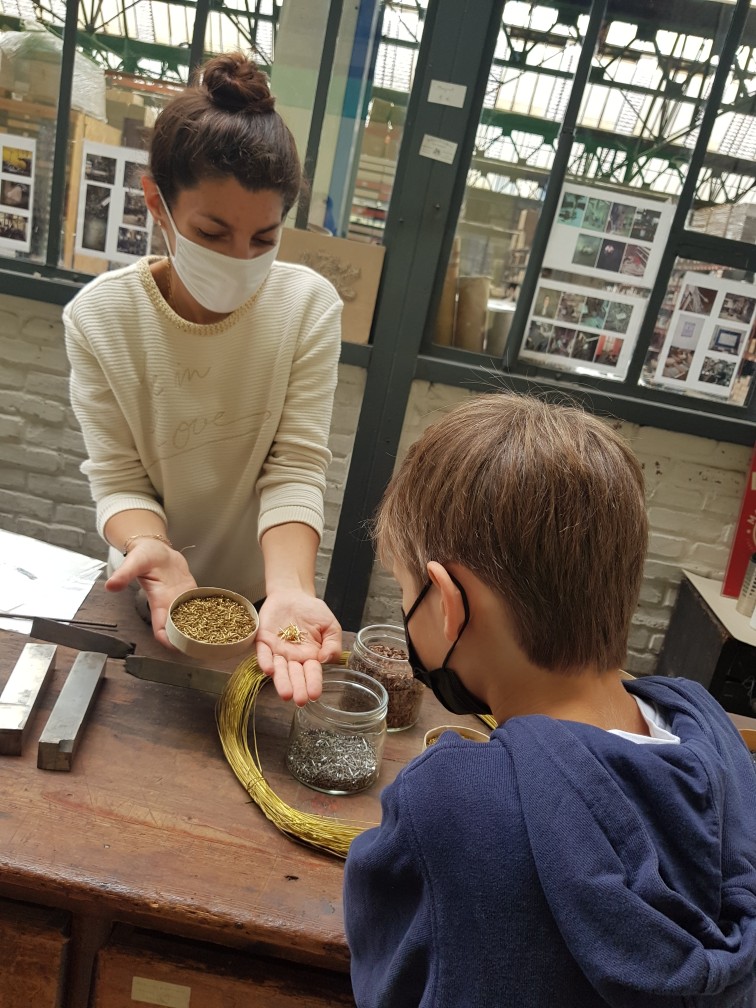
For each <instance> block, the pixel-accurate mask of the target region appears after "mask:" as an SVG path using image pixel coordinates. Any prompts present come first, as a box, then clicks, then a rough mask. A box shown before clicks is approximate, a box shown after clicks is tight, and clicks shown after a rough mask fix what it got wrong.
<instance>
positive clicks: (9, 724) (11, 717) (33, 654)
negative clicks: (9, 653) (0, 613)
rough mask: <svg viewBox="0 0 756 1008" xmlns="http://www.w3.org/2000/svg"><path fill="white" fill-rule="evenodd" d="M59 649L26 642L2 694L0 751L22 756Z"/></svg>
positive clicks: (0, 700) (0, 699) (8, 754)
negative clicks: (32, 721) (34, 715)
mask: <svg viewBox="0 0 756 1008" xmlns="http://www.w3.org/2000/svg"><path fill="white" fill-rule="evenodd" d="M57 650H58V649H57V648H56V647H55V646H54V645H50V644H25V645H24V649H23V651H22V652H21V656H20V657H19V659H18V661H17V662H16V664H15V666H14V668H13V671H12V672H11V674H10V678H9V679H8V682H7V683H6V684H5V688H4V689H3V692H2V693H1V694H0V753H1V754H2V755H3V756H20V755H21V753H22V751H23V747H24V742H25V741H26V736H27V734H28V731H29V727H30V724H31V719H32V714H33V713H34V711H35V710H36V708H37V705H38V704H39V701H40V700H41V699H42V693H43V691H44V688H45V686H46V685H47V683H48V681H49V679H50V676H51V675H52V672H53V670H54V668H55V655H56V652H57Z"/></svg>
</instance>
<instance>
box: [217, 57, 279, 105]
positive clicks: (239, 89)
mask: <svg viewBox="0 0 756 1008" xmlns="http://www.w3.org/2000/svg"><path fill="white" fill-rule="evenodd" d="M201 86H202V87H203V88H204V89H205V90H206V91H207V93H208V97H209V98H210V101H211V102H212V103H213V105H215V106H217V107H218V108H220V109H224V110H225V111H227V112H240V111H241V110H242V109H243V110H245V111H247V112H253V113H254V112H257V113H266V112H272V111H273V109H274V106H275V98H274V97H273V95H272V94H271V93H270V88H269V87H268V78H267V77H266V75H265V74H264V73H263V71H262V70H259V69H258V67H257V66H256V65H255V64H254V63H253V62H252V60H250V59H247V57H246V56H244V55H243V53H240V52H236V53H224V54H222V55H220V56H214V57H212V59H209V60H208V61H207V63H205V65H204V67H203V68H202V83H201Z"/></svg>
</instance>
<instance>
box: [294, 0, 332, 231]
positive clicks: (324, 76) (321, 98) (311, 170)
mask: <svg viewBox="0 0 756 1008" xmlns="http://www.w3.org/2000/svg"><path fill="white" fill-rule="evenodd" d="M343 7H344V2H343V0H331V3H330V5H329V7H328V19H327V21H326V30H325V36H324V38H323V55H322V57H321V60H320V69H319V70H318V83H317V85H316V87H315V97H314V99H313V103H312V117H311V119H310V132H309V134H308V136H307V148H306V150H305V156H304V164H303V170H304V176H305V179H306V180H307V183H308V187H310V188H311V187H312V183H313V181H314V179H315V169H316V168H317V166H318V148H319V147H320V136H321V133H322V132H323V120H324V119H325V111H326V105H327V104H328V90H329V88H330V86H331V76H332V74H333V60H334V57H335V55H336V43H337V42H338V38H339V25H340V24H341V12H342V10H343ZM309 216H310V196H309V192H305V193H304V194H303V195H301V196H300V197H299V202H298V204H297V217H296V226H297V227H298V228H301V229H302V230H304V229H305V228H306V227H307V222H308V219H309Z"/></svg>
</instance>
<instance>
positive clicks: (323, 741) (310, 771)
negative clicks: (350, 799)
mask: <svg viewBox="0 0 756 1008" xmlns="http://www.w3.org/2000/svg"><path fill="white" fill-rule="evenodd" d="M286 766H287V767H288V769H289V771H290V773H292V774H293V775H294V776H295V777H296V778H297V780H299V781H301V782H302V783H303V784H307V785H308V786H309V787H311V788H315V789H316V790H317V791H326V792H341V793H344V794H346V793H351V792H352V791H363V790H364V789H365V788H366V787H369V786H370V785H371V784H372V783H373V781H374V780H375V779H376V778H377V776H378V770H379V764H378V757H377V755H376V752H375V750H374V749H373V747H372V745H371V744H370V742H369V740H368V739H366V738H363V737H361V736H359V735H343V734H341V733H340V732H332V731H325V730H323V729H321V728H305V729H303V730H302V731H301V732H300V733H299V735H298V736H297V737H296V739H295V740H294V741H293V742H292V744H291V745H290V747H289V751H288V752H287V754H286Z"/></svg>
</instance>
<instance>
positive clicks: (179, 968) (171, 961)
mask: <svg viewBox="0 0 756 1008" xmlns="http://www.w3.org/2000/svg"><path fill="white" fill-rule="evenodd" d="M145 1005H160V1006H162V1008H303V1006H305V1005H307V1006H308V1008H326V1006H334V1008H343V1006H350V1008H354V1001H353V999H352V994H351V985H350V983H349V978H348V976H346V975H345V974H343V973H330V972H328V971H326V970H318V969H315V968H310V967H306V966H300V965H298V964H297V963H285V962H281V961H278V960H272V959H263V958H258V957H257V956H253V955H245V954H244V953H241V952H236V951H228V950H225V949H222V948H220V947H219V946H216V945H208V944H204V943H202V942H192V941H188V940H184V939H178V938H169V937H167V936H165V935H161V934H158V933H156V932H153V931H144V930H139V929H137V928H127V927H125V926H118V927H116V928H115V929H114V931H113V934H112V936H111V939H110V941H109V942H108V944H107V945H105V947H104V948H102V949H100V951H99V953H98V955H97V966H96V972H95V985H94V998H93V1002H92V1008H137V1006H145Z"/></svg>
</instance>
